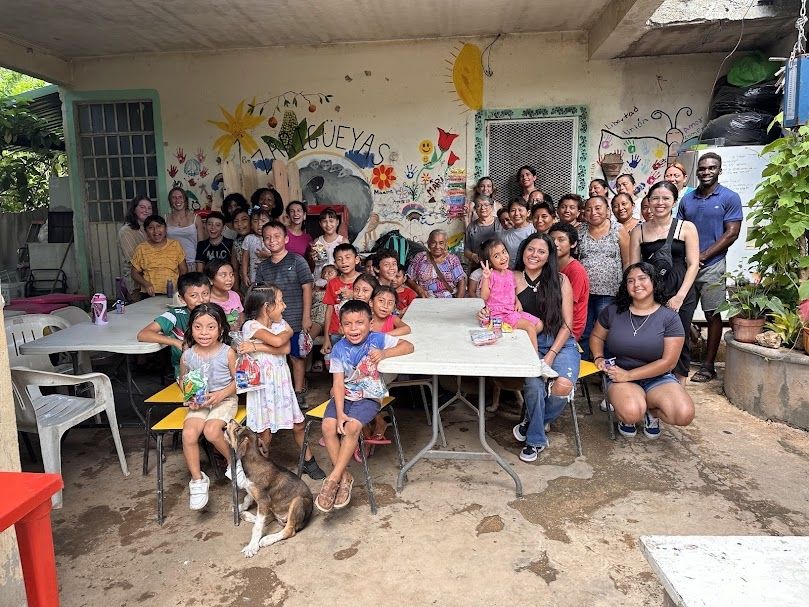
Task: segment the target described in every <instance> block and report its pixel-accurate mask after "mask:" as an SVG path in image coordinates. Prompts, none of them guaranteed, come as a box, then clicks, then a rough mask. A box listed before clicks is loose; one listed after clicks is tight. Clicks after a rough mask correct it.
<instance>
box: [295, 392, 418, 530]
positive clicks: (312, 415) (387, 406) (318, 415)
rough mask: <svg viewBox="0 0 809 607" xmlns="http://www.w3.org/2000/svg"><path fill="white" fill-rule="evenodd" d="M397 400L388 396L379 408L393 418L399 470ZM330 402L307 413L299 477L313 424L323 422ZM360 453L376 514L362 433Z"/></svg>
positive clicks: (299, 460) (369, 498)
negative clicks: (395, 408)
mask: <svg viewBox="0 0 809 607" xmlns="http://www.w3.org/2000/svg"><path fill="white" fill-rule="evenodd" d="M394 400H395V399H394V398H393V397H392V396H386V397H385V398H384V399H383V401H382V405H381V406H380V408H379V411H380V412H383V411H386V412H388V413H390V418H391V425H392V426H393V442H394V443H395V444H396V451H397V454H398V456H399V468H404V464H405V461H404V453H403V452H402V442H401V440H400V439H399V426H398V425H397V423H396V414H395V412H394V410H393V405H392V404H391V403H392V402H393V401H394ZM328 404H329V401H328V400H327V401H325V402H323V403H320V404H319V405H318V406H317V407H314V408H313V409H309V410H308V411H306V413H305V414H304V415H305V419H306V427H305V429H304V432H303V444H302V445H301V452H300V455H299V456H298V476H299V477H300V476H301V475H302V474H303V461H304V458H305V457H306V449H307V447H308V446H309V431H310V430H311V428H312V424H313V423H315V422H320V423H322V422H323V416H324V415H325V414H326V407H327V406H328ZM359 451H360V455H361V456H362V467H363V471H364V473H365V486H366V487H367V488H368V503H369V504H370V506H371V513H372V514H376V498H375V497H374V485H373V480H372V479H371V472H370V470H369V469H368V458H367V457H366V455H365V439H364V437H363V435H362V432H360V438H359Z"/></svg>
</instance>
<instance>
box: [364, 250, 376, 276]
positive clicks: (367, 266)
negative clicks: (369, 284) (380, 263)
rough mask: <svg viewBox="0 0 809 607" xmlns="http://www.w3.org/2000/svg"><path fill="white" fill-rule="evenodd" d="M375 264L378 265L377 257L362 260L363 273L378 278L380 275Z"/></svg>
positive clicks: (371, 256)
mask: <svg viewBox="0 0 809 607" xmlns="http://www.w3.org/2000/svg"><path fill="white" fill-rule="evenodd" d="M375 264H376V255H369V256H368V257H366V258H365V259H363V260H362V267H363V270H362V271H363V273H365V274H368V275H369V276H373V277H374V278H376V277H377V275H378V273H377V270H376V265H375Z"/></svg>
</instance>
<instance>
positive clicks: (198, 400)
mask: <svg viewBox="0 0 809 607" xmlns="http://www.w3.org/2000/svg"><path fill="white" fill-rule="evenodd" d="M209 367H210V365H208V364H207V363H206V364H204V365H202V366H201V367H200V368H199V369H193V370H191V371H189V372H188V373H186V374H185V375H183V377H182V382H181V384H180V387H181V388H182V389H183V402H186V403H190V402H193V403H195V404H197V405H200V404H202V403H203V402H205V397H206V396H207V395H208V369H209Z"/></svg>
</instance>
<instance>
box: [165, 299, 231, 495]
mask: <svg viewBox="0 0 809 607" xmlns="http://www.w3.org/2000/svg"><path fill="white" fill-rule="evenodd" d="M188 324H189V327H190V328H191V330H190V331H186V334H185V340H184V341H185V346H186V348H187V349H186V350H185V352H183V355H182V357H181V358H180V381H181V382H182V378H183V377H184V376H185V375H186V374H187V373H188V372H189V371H194V370H198V369H207V372H206V377H207V380H208V389H207V393H206V394H205V396H204V399H203V400H202V401H201V402H197V400H196V399H195V398H192V399H191V400H190V401H188V402H187V403H186V405H188V408H189V409H190V410H189V412H188V413H187V414H186V416H185V421H184V422H183V455H184V456H185V463H186V465H187V466H188V471H189V472H190V473H191V482H189V483H188V490H189V493H190V495H191V499H190V507H191V510H202V509H203V508H204V507H205V505H206V504H207V503H208V487H209V485H210V479H209V478H208V476H207V475H206V474H205V473H204V472H202V470H200V465H199V437H200V436H201V435H204V436H205V440H207V441H208V442H209V443H211V444H212V445H213V446H214V447H215V448H216V450H217V451H219V453H221V454H222V456H223V457H224V458H225V459H226V460H227V461H228V463H230V447H228V444H227V443H226V442H225V433H224V430H225V425H226V424H227V423H228V421H230V420H231V419H232V418H233V416H234V415H236V408H237V402H236V382H235V381H234V379H233V378H234V375H235V373H236V353H235V352H234V351H233V349H232V348H231V347H230V345H229V344H230V337H229V336H228V322H227V319H226V318H225V312H224V311H223V310H222V308H220V307H219V306H218V305H216V304H210V303H203V304H199V305H198V306H197V307H196V308H194V310H193V311H192V312H191V316H190V318H189V320H188ZM225 475H226V476H227V477H228V478H230V466H228V470H227V472H226V473H225ZM236 479H237V482H238V485H239V487H241V488H245V487H246V486H247V480H246V479H245V477H244V472H243V471H242V468H241V462H238V463H237V464H236Z"/></svg>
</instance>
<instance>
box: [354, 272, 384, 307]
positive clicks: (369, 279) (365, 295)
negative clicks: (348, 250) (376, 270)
mask: <svg viewBox="0 0 809 607" xmlns="http://www.w3.org/2000/svg"><path fill="white" fill-rule="evenodd" d="M378 286H379V282H378V281H377V280H376V278H374V277H373V276H372V275H370V274H360V275H359V276H357V278H355V279H354V299H360V300H362V301H364V302H365V303H367V304H370V303H371V296H372V295H373V294H374V289H376V288H377V287H378Z"/></svg>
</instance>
